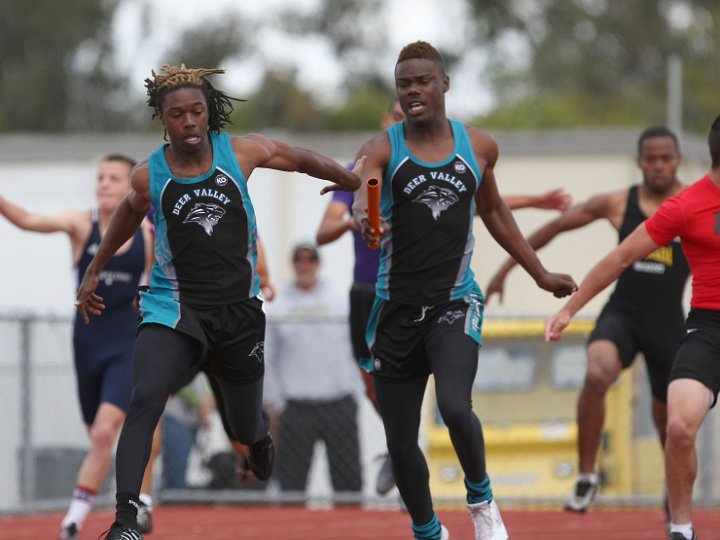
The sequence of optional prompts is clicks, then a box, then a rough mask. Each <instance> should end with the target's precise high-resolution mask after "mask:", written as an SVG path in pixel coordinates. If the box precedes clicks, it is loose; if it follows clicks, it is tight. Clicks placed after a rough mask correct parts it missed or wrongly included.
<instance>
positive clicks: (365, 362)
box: [358, 358, 373, 373]
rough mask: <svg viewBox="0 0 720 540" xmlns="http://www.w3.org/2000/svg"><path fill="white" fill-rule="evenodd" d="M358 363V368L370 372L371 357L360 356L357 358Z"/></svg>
mask: <svg viewBox="0 0 720 540" xmlns="http://www.w3.org/2000/svg"><path fill="white" fill-rule="evenodd" d="M358 365H359V366H360V369H362V370H363V371H366V372H368V373H372V370H373V368H372V365H373V364H372V358H360V359H358Z"/></svg>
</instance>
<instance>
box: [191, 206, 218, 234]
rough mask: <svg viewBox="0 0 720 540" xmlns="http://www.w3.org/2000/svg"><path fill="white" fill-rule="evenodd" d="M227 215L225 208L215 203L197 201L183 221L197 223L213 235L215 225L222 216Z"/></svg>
mask: <svg viewBox="0 0 720 540" xmlns="http://www.w3.org/2000/svg"><path fill="white" fill-rule="evenodd" d="M224 215H225V210H224V209H223V208H222V207H221V206H218V205H217V204H213V203H203V202H199V203H195V206H193V207H192V210H190V212H188V215H187V216H186V217H185V220H184V221H183V223H197V224H198V225H200V226H201V227H202V228H203V229H205V232H206V233H207V235H208V236H212V233H213V227H214V226H215V225H217V224H218V221H220V218H222V217H223V216H224Z"/></svg>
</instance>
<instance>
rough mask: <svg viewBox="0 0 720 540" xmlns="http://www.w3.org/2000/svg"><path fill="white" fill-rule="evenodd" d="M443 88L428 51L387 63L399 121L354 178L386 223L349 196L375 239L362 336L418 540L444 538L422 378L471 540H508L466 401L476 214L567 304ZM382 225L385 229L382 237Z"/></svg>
mask: <svg viewBox="0 0 720 540" xmlns="http://www.w3.org/2000/svg"><path fill="white" fill-rule="evenodd" d="M449 87H450V80H449V77H448V76H447V74H446V72H445V65H444V63H443V59H442V57H441V55H440V53H438V51H437V50H436V49H435V48H434V47H433V46H432V45H430V44H429V43H425V42H423V41H418V42H415V43H411V44H410V45H407V46H406V47H405V48H404V49H403V50H402V51H401V52H400V55H399V57H398V60H397V63H396V65H395V88H396V91H397V95H398V99H399V100H400V105H401V107H402V110H403V113H404V114H405V121H404V122H402V123H398V124H395V125H393V126H391V127H390V128H388V129H387V130H386V131H383V132H382V133H380V134H379V135H376V136H375V137H373V138H371V139H370V140H368V141H367V142H366V143H365V145H364V146H363V148H362V150H361V152H360V153H361V154H363V155H366V156H367V163H366V164H365V170H364V176H365V177H367V178H369V177H378V178H382V179H383V182H382V193H381V200H380V209H381V213H382V217H383V219H384V220H386V221H385V222H384V223H383V225H382V228H383V229H384V231H376V230H374V229H373V228H372V227H370V225H369V224H368V220H367V211H366V210H365V208H366V206H367V193H366V190H364V189H360V190H358V191H357V192H356V195H357V196H356V198H355V202H354V204H353V216H354V218H355V220H356V222H357V224H358V226H360V227H362V231H363V235H364V236H365V239H366V241H368V243H373V242H375V241H378V240H380V237H381V236H382V240H381V247H380V250H381V251H380V268H379V271H378V276H377V286H376V298H375V303H374V305H373V309H372V312H371V314H370V321H369V323H368V328H367V334H366V337H367V341H368V347H369V349H370V352H371V354H372V368H373V375H374V377H375V379H374V380H375V395H376V398H377V402H378V405H379V406H380V414H381V415H382V419H383V425H384V427H385V438H386V441H387V447H388V451H389V452H390V458H391V460H392V464H393V472H394V474H395V480H396V482H397V487H398V489H399V490H400V495H401V496H402V499H403V501H404V503H405V505H406V506H407V509H408V512H409V514H410V518H411V519H412V525H411V526H412V530H413V533H414V534H415V538H416V539H418V540H446V539H447V538H449V533H448V531H447V529H445V527H443V526H442V525H441V524H440V521H439V519H438V517H437V515H436V514H435V512H434V510H433V503H432V498H431V496H430V485H429V481H428V477H429V474H428V468H427V463H426V461H425V458H424V456H423V454H422V451H421V450H420V447H419V446H418V442H417V440H418V429H419V425H420V411H421V406H422V401H423V396H424V394H425V387H426V385H427V380H428V375H429V374H430V373H431V372H432V373H434V375H435V390H436V394H437V402H438V407H439V409H440V414H441V415H442V418H443V420H444V421H445V424H446V425H447V426H448V430H449V432H450V439H451V440H452V443H453V447H454V448H455V451H456V453H457V456H458V459H459V460H460V464H461V466H462V468H463V471H464V473H465V486H466V487H467V502H468V505H469V510H470V515H471V517H472V520H473V524H474V527H475V538H476V539H477V540H507V538H508V535H507V531H506V530H505V526H504V525H503V522H502V519H501V518H500V513H499V511H498V508H497V505H496V504H495V502H494V501H493V496H492V489H491V487H490V479H489V477H488V474H487V471H486V465H485V449H484V442H483V433H482V427H481V425H480V422H479V420H478V418H477V416H475V414H474V413H473V411H472V403H471V391H472V385H473V381H474V380H475V374H476V371H477V368H478V344H479V343H480V328H481V325H482V315H483V296H482V293H481V292H480V289H479V287H478V286H477V284H476V283H475V279H474V276H473V273H472V271H471V270H470V257H471V255H472V250H473V243H474V240H473V234H472V222H473V214H474V213H475V212H477V213H478V214H479V215H480V217H481V218H482V220H483V222H484V223H485V226H486V227H487V229H488V231H489V232H490V233H491V234H492V236H493V237H494V238H495V239H496V240H497V242H498V243H499V244H500V245H501V246H502V247H503V248H505V249H506V250H507V251H508V253H510V254H511V255H512V256H513V257H514V258H515V259H516V260H518V261H519V262H520V264H521V265H522V266H523V268H525V269H526V270H527V272H528V273H529V274H530V275H531V276H532V277H533V278H534V279H535V282H536V283H537V284H538V285H539V286H540V287H541V288H543V289H545V290H547V291H551V292H553V293H554V294H555V296H557V297H562V296H566V295H568V294H571V293H572V292H573V291H574V290H575V288H576V285H575V283H574V282H573V280H572V278H571V277H570V276H567V275H563V274H554V273H550V272H548V271H547V270H546V269H545V268H544V267H543V266H542V264H541V263H540V261H539V260H538V258H537V256H536V255H535V252H534V251H533V250H532V248H530V246H529V245H528V243H527V242H526V241H525V239H524V238H523V236H522V234H521V233H520V230H519V229H518V227H517V224H516V223H515V220H514V219H513V217H512V213H511V212H510V209H509V208H508V206H507V204H505V202H504V201H503V200H502V198H501V197H500V195H499V194H498V189H497V185H496V182H495V176H494V170H493V169H494V167H495V163H496V162H497V159H498V148H497V144H496V143H495V141H494V139H493V138H492V137H491V136H490V135H488V134H487V133H485V132H482V131H480V130H478V129H476V128H471V127H466V126H464V125H463V124H461V123H460V122H457V121H455V120H449V119H448V118H447V116H446V114H445V92H447V91H448V89H449ZM390 226H392V228H390Z"/></svg>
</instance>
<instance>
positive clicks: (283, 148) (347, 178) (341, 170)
mask: <svg viewBox="0 0 720 540" xmlns="http://www.w3.org/2000/svg"><path fill="white" fill-rule="evenodd" d="M232 142H233V149H234V150H235V155H236V157H237V160H238V163H239V164H240V168H241V169H242V171H243V174H244V175H245V177H246V178H250V174H251V173H252V171H253V170H254V169H255V168H256V167H265V168H268V169H277V170H280V171H289V172H301V173H305V174H309V175H310V176H314V177H315V178H321V179H323V180H329V181H331V182H333V183H334V184H335V185H332V186H328V187H325V188H323V190H322V193H327V192H328V191H334V190H337V189H342V190H346V191H354V190H356V189H357V188H358V187H359V186H360V177H359V175H360V174H361V173H362V170H359V171H357V172H355V170H353V171H348V170H347V169H346V168H345V167H343V166H342V165H340V164H339V163H338V162H337V161H335V160H334V159H331V158H329V157H327V156H324V155H322V154H319V153H318V152H314V151H313V150H306V149H305V148H300V147H297V146H290V145H289V144H287V143H284V142H282V141H278V140H277V139H270V138H268V137H265V136H264V135H259V134H257V133H250V134H248V135H244V136H242V137H233V139H232ZM361 161H364V160H361ZM359 166H361V164H360V165H359ZM356 167H357V165H356Z"/></svg>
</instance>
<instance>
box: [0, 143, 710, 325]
mask: <svg viewBox="0 0 720 540" xmlns="http://www.w3.org/2000/svg"><path fill="white" fill-rule="evenodd" d="M269 135H270V136H274V137H277V138H280V139H283V140H287V141H288V142H290V143H291V144H296V145H299V146H303V147H307V148H312V149H316V150H318V151H321V152H323V153H326V154H328V155H330V156H332V157H334V158H336V159H337V160H339V161H341V162H347V161H350V160H352V158H353V156H354V154H355V152H356V150H357V149H358V148H359V147H360V145H361V143H362V141H363V140H365V138H367V136H368V134H367V133H354V134H332V135H314V134H313V135H308V134H296V133H283V132H275V133H269ZM496 137H497V140H498V144H499V146H500V150H501V157H500V161H499V163H498V167H497V179H498V183H499V188H500V191H501V193H506V194H520V193H540V192H543V191H546V190H549V189H551V188H554V187H565V188H566V189H567V190H568V191H569V192H570V193H571V194H572V195H573V197H574V199H575V200H576V201H582V200H585V199H586V198H587V197H589V196H591V195H593V194H596V193H601V192H607V191H612V190H616V189H621V188H623V187H626V186H628V185H630V184H632V183H634V182H637V181H639V180H640V174H639V171H638V170H637V167H636V165H635V161H634V156H635V148H636V139H637V131H635V130H613V131H601V130H595V131H565V130H563V131H547V132H512V133H498V134H496ZM161 143H162V140H161V136H160V135H159V134H157V135H146V136H139V137H138V136H128V135H116V136H102V137H93V136H33V135H13V136H4V137H0V194H2V195H3V196H5V197H7V198H8V199H10V200H12V201H15V202H17V203H18V204H21V205H23V206H25V207H26V208H28V209H29V210H31V211H34V212H46V213H51V212H56V211H59V210H63V209H77V208H89V207H91V206H92V205H93V200H94V181H95V180H94V176H95V167H96V164H97V160H98V159H99V158H100V157H101V156H102V155H104V154H107V153H110V152H125V153H128V154H130V155H132V156H134V157H136V158H142V157H143V156H146V155H147V154H148V153H149V152H150V151H152V150H153V149H154V148H155V147H157V146H158V145H159V144H161ZM683 147H684V153H685V155H686V163H685V165H684V166H683V169H682V178H684V179H685V180H686V181H689V182H691V181H695V180H696V179H698V178H700V177H701V176H702V174H704V172H705V171H706V170H707V168H708V164H709V158H708V157H707V150H705V146H704V143H703V141H702V140H700V139H698V138H693V137H689V136H686V137H685V140H684V143H683ZM249 186H250V188H249V189H250V192H251V196H252V197H253V202H254V205H255V207H256V212H257V215H258V223H259V229H260V234H261V236H262V238H263V239H264V241H265V244H266V246H267V252H268V259H269V263H270V268H271V272H272V275H273V279H274V281H276V283H277V284H281V283H283V282H285V281H286V280H288V279H289V278H290V265H289V261H288V254H289V250H290V248H291V246H292V244H293V243H294V242H296V241H298V240H303V239H312V238H314V235H315V231H316V229H317V226H318V224H319V222H320V219H321V217H322V214H323V212H324V210H325V207H326V205H327V203H328V201H329V197H327V196H326V197H320V196H319V195H318V193H319V191H320V189H321V187H322V186H323V182H322V181H318V180H316V179H312V178H308V177H304V175H299V174H290V173H281V172H276V171H269V170H264V169H260V170H257V171H256V172H255V173H253V175H252V177H251V179H250V182H249ZM515 216H516V219H517V221H518V224H519V225H520V227H521V229H522V230H523V231H524V232H526V233H528V234H529V233H530V232H532V231H533V230H534V229H535V228H536V227H538V226H540V225H541V224H542V223H544V222H545V221H546V220H548V219H551V218H552V217H553V216H554V212H547V211H538V210H520V211H517V212H516V214H515ZM475 235H476V249H475V255H474V259H473V265H472V267H473V270H474V271H475V273H476V275H477V279H478V282H479V284H480V286H481V287H483V288H485V287H486V285H487V283H488V280H489V278H490V276H491V275H492V273H493V272H494V271H495V269H496V268H497V267H498V266H499V265H500V264H501V262H502V261H503V260H504V259H505V255H504V252H503V251H502V249H501V248H499V247H498V246H497V244H496V243H495V242H494V240H492V238H491V237H490V236H489V235H488V233H487V231H486V230H485V229H484V227H483V225H482V222H481V221H480V220H476V224H475ZM0 239H1V242H2V250H3V262H4V264H3V265H2V269H1V270H0V278H1V279H0V311H8V310H18V309H21V310H25V309H30V310H33V311H39V312H41V313H48V312H50V313H69V312H71V311H72V301H73V296H74V293H73V291H74V286H75V285H74V278H73V276H72V271H71V260H70V253H69V242H68V241H67V239H66V238H64V237H63V235H62V234H54V235H39V234H31V233H23V232H21V231H18V230H17V229H15V228H14V227H13V226H11V225H10V224H8V223H7V221H5V220H0ZM615 242H616V234H615V231H614V230H613V229H612V227H610V225H609V224H608V223H595V224H592V225H591V226H588V227H586V228H585V229H583V230H580V231H576V232H572V233H567V234H565V235H563V236H562V237H560V238H558V239H556V240H555V241H554V242H552V243H551V244H550V245H549V246H547V247H546V248H545V249H543V250H542V251H541V252H540V256H541V259H542V260H543V262H544V263H545V265H546V266H547V267H548V268H549V269H552V270H557V271H562V272H568V273H570V274H571V275H573V277H574V278H575V279H576V280H580V279H582V277H583V276H584V275H585V273H586V272H587V270H589V268H590V267H591V266H592V264H594V262H595V261H597V260H598V259H599V258H600V257H601V256H602V255H604V254H605V253H606V252H607V251H608V250H610V249H611V248H612V247H613V246H614V245H615ZM322 255H323V259H324V265H323V272H324V276H325V277H326V279H328V280H330V281H331V282H332V283H334V284H335V286H337V287H338V288H340V289H342V290H346V289H347V288H348V287H349V284H350V279H351V269H352V258H353V255H352V244H351V239H350V237H349V236H346V237H344V238H342V239H340V240H339V241H337V242H335V243H334V244H332V245H329V246H327V247H323V248H322ZM604 298H605V295H601V296H600V297H598V298H597V299H596V300H595V301H593V302H592V303H591V304H590V305H589V306H588V307H587V308H586V310H585V311H584V312H583V313H585V314H592V313H595V312H596V311H597V309H598V308H599V307H600V306H601V305H602V302H603V301H604ZM559 305H560V303H559V302H558V301H557V300H555V299H553V298H552V296H550V295H549V294H547V293H545V292H543V291H540V290H538V289H537V287H536V286H535V285H534V283H533V282H532V281H531V280H530V279H529V277H528V276H527V275H526V274H525V273H524V272H523V271H522V270H520V269H518V270H515V271H513V272H512V273H511V275H510V277H509V279H508V282H507V287H506V296H505V302H504V304H503V305H502V306H501V305H499V304H498V302H497V300H495V301H492V302H491V303H490V305H489V308H488V310H487V312H486V316H488V317H495V316H509V315H514V316H544V315H547V314H549V313H551V312H552V311H553V310H555V309H556V308H557V307H558V306H559Z"/></svg>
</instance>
